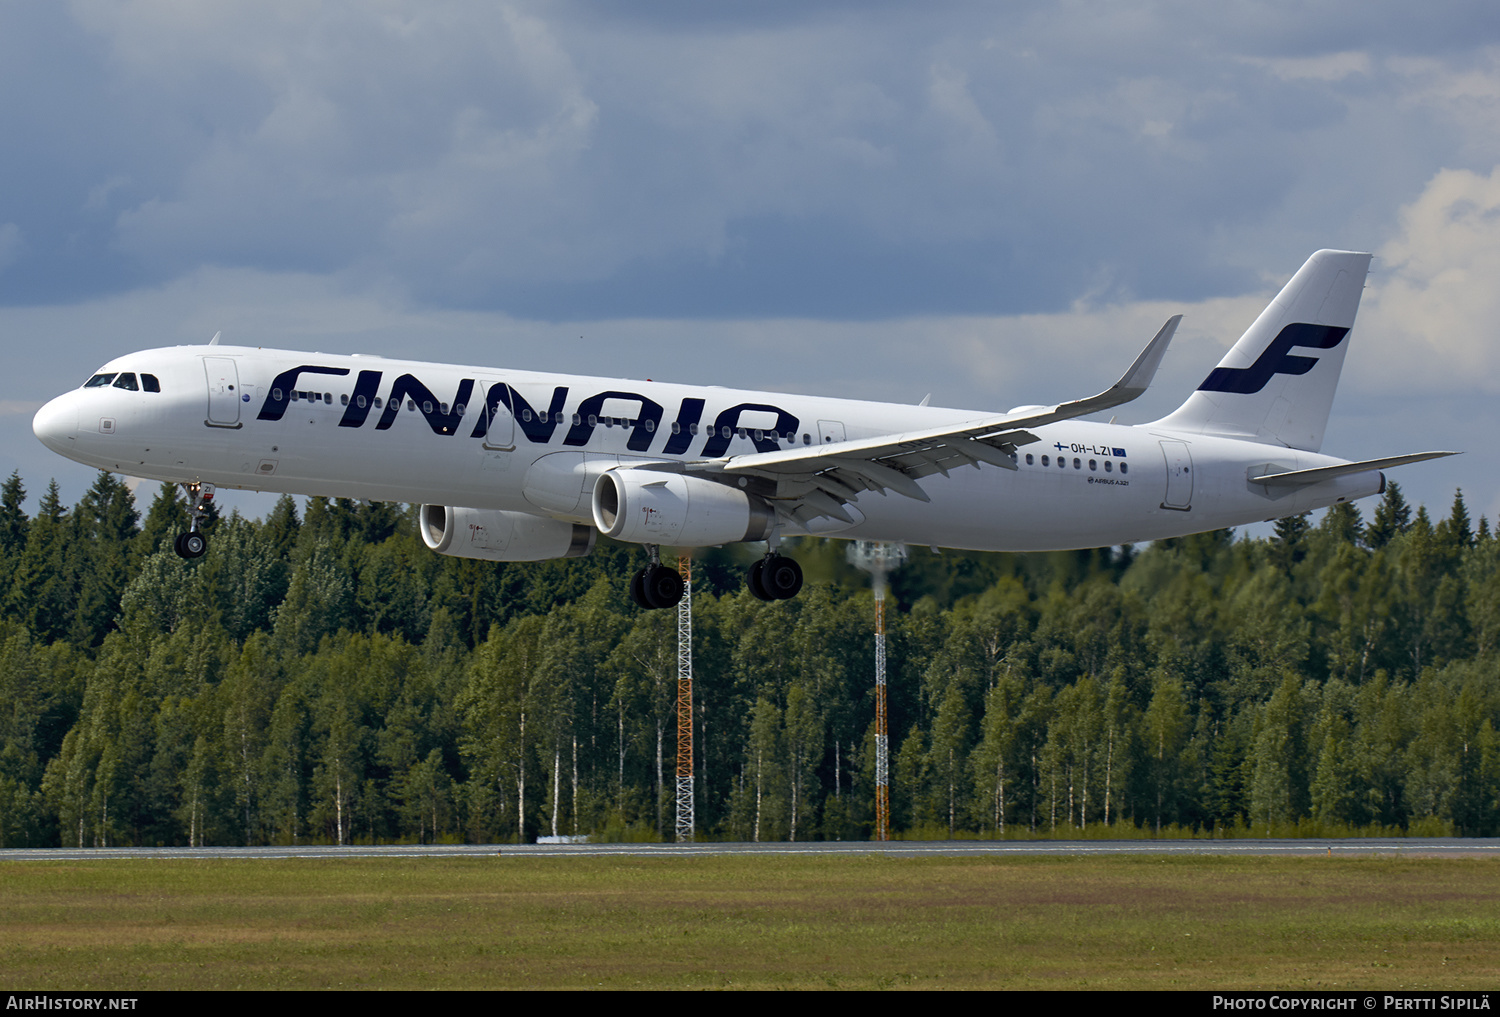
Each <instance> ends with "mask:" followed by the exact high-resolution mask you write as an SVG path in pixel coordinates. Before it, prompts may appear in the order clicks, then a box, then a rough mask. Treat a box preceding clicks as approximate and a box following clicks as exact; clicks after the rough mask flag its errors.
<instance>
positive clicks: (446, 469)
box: [34, 346, 1384, 551]
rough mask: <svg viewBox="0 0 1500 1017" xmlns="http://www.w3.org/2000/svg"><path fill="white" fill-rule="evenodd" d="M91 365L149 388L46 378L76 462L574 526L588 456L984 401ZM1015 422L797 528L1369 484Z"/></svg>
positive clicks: (670, 454) (738, 449)
mask: <svg viewBox="0 0 1500 1017" xmlns="http://www.w3.org/2000/svg"><path fill="white" fill-rule="evenodd" d="M299 368H300V369H301V370H300V371H299V370H298V369H299ZM99 374H100V375H103V374H113V375H116V376H119V375H124V374H131V375H134V376H135V377H137V378H139V377H142V376H144V375H147V374H149V375H151V376H153V377H154V378H155V379H157V381H159V386H158V387H159V389H160V391H156V392H151V391H146V390H145V388H144V386H143V385H142V384H141V383H139V382H137V383H136V387H135V389H134V390H131V389H127V388H121V387H116V385H114V384H113V383H103V384H96V385H95V386H94V387H84V388H80V389H77V390H75V391H72V392H68V393H66V394H64V395H61V396H59V397H57V398H56V399H54V400H52V401H51V402H49V403H48V404H47V405H46V406H45V407H44V408H43V409H42V410H41V411H40V412H39V413H38V414H37V417H36V422H35V424H34V428H35V430H36V433H37V435H38V437H40V438H41V439H42V440H43V441H44V442H45V443H46V444H47V445H48V446H49V447H50V448H52V449H53V450H55V451H57V452H59V453H61V454H63V455H65V456H67V457H69V458H71V459H74V460H77V461H78V462H81V463H85V464H88V465H90V466H96V467H98V468H100V469H104V470H110V471H114V472H119V473H123V474H129V475H132V476H138V477H145V478H151V479H158V480H168V481H178V482H185V483H192V482H202V483H211V484H214V485H217V486H220V487H230V488H244V489H251V490H261V491H276V492H286V493H290V494H301V495H326V496H330V497H345V498H362V499H369V500H373V501H399V502H414V503H427V504H437V505H449V506H464V507H470V508H482V509H503V510H510V511H516V512H525V513H530V514H534V515H539V516H549V517H551V518H556V519H567V520H570V521H573V522H581V523H591V522H592V516H591V511H590V497H591V495H592V489H591V488H592V483H593V481H594V479H595V478H596V477H597V476H598V474H599V473H602V472H603V471H605V470H607V469H610V468H612V467H615V466H619V465H628V464H629V463H630V462H632V461H657V462H660V461H663V460H667V461H671V460H680V461H702V460H703V459H705V458H706V457H707V458H717V457H724V456H734V455H739V454H745V453H752V452H755V451H757V450H759V451H762V452H766V451H773V450H775V449H790V448H793V447H800V446H803V445H805V444H813V443H817V444H830V445H831V444H834V443H836V442H839V441H844V440H851V441H852V440H857V439H861V438H869V437H876V436H879V435H888V434H892V433H899V432H906V431H920V430H922V429H926V428H934V427H941V426H944V425H950V424H957V423H961V422H964V421H969V420H974V419H977V418H981V417H983V416H985V414H983V413H976V412H972V411H966V410H957V409H945V408H940V407H929V406H909V405H901V404H893V403H875V402H861V401H856V400H847V399H830V398H823V397H816V396H801V395H789V394H783V393H771V392H754V391H742V390H733V389H726V388H718V387H706V386H693V385H678V384H664V383H657V382H651V381H626V380H621V379H615V378H594V377H584V376H574V375H553V374H539V373H533V372H522V371H506V370H502V369H493V368H478V367H462V366H454V365H445V364H429V363H417V362H411V361H401V360H390V359H385V358H381V357H370V356H330V355H324V354H316V353H296V352H287V351H279V350H266V349H255V348H249V347H232V346H192V347H177V348H171V349H157V350H148V351H145V352H141V353H133V354H130V355H128V356H123V357H120V358H118V359H116V360H113V361H111V362H110V363H109V364H106V365H105V366H104V367H101V368H100V369H99ZM501 383H504V385H505V386H509V390H510V391H513V392H514V393H516V394H517V395H519V396H520V397H521V399H524V401H525V404H527V405H526V406H525V407H524V408H523V405H522V403H521V402H520V401H519V400H517V401H515V403H514V405H513V406H501V405H494V406H487V402H486V400H487V393H489V392H491V390H492V388H494V387H496V386H500V389H497V390H503V386H502V385H501ZM393 393H394V394H395V403H394V404H393ZM278 395H279V397H280V398H277V396H278ZM507 398H509V397H507ZM424 404H426V405H424ZM543 413H545V414H546V420H545V422H544V421H543V419H542V415H543ZM590 420H592V421H593V423H592V424H591V423H590ZM674 424H675V425H676V428H675V431H674ZM726 427H727V428H729V437H727V438H726V437H724V429H725V428H726ZM757 433H758V434H759V437H758V438H757ZM1033 433H1035V434H1036V435H1037V437H1038V438H1039V440H1038V441H1036V442H1033V443H1029V444H1026V445H1024V446H1022V447H1021V448H1020V449H1019V451H1018V452H1017V454H1016V457H1015V460H1014V463H1015V466H1016V469H1014V470H1007V469H1002V468H999V467H996V466H992V465H983V466H979V467H972V466H966V467H962V468H958V469H954V470H952V471H951V472H950V473H949V474H948V475H947V476H944V475H942V474H934V475H932V476H928V477H925V478H923V479H922V480H921V481H920V484H921V487H922V489H923V490H924V491H925V492H926V493H927V494H928V496H929V497H930V498H931V501H930V502H929V503H923V502H921V501H918V500H916V499H915V498H909V497H903V496H902V495H900V494H897V493H894V492H891V493H887V494H883V495H882V494H876V493H871V492H865V493H863V494H861V495H860V496H859V497H858V499H857V500H856V501H855V502H853V503H852V505H851V506H849V507H850V508H851V509H852V511H851V512H850V513H849V514H850V515H851V516H852V517H853V518H854V520H855V522H854V523H853V524H852V525H851V524H848V523H845V522H843V521H834V520H832V519H824V520H822V522H826V523H827V525H826V526H822V527H816V528H815V530H816V532H818V533H827V534H830V535H832V534H836V535H838V536H841V537H850V538H860V539H871V540H889V541H902V542H906V543H913V544H930V545H936V546H943V547H953V548H966V549H972V550H993V551H1030V550H1046V549H1066V548H1080V547H1097V546H1104V545H1110V544H1120V543H1126V542H1135V541H1144V540H1152V539H1157V538H1161V537H1167V536H1173V535H1180V534H1185V533H1193V532H1198V531H1202V530H1208V529H1215V528H1219V527H1225V526H1235V525H1241V524H1245V523H1249V522H1256V521H1260V520H1265V519H1274V518H1279V517H1282V516H1287V515H1293V514H1297V513H1301V512H1305V511H1307V510H1309V509H1313V508H1318V507H1321V506H1327V505H1331V504H1334V503H1335V502H1338V501H1345V500H1349V499H1353V498H1359V497H1363V496H1366V495H1370V494H1374V493H1377V492H1378V491H1379V490H1381V488H1382V486H1383V482H1384V481H1383V477H1382V476H1381V474H1380V473H1379V472H1378V471H1374V470H1371V471H1368V472H1363V473H1356V474H1352V475H1345V476H1342V477H1337V478H1334V479H1330V480H1326V481H1323V482H1321V483H1316V484H1307V485H1303V486H1297V487H1281V488H1270V487H1267V486H1266V485H1262V484H1256V483H1253V482H1252V478H1253V477H1255V476H1260V475H1263V474H1267V473H1276V472H1286V471H1293V470H1307V469H1311V468H1316V467H1323V466H1333V465H1337V464H1341V463H1343V462H1344V460H1341V459H1336V458H1332V457H1329V456H1325V455H1321V454H1317V453H1312V452H1306V451H1299V450H1295V449H1290V448H1285V447H1281V446H1277V445H1269V444H1265V443H1263V442H1259V441H1242V440H1236V439H1232V438H1227V437H1221V436H1209V435H1203V434H1185V433H1180V432H1173V431H1170V430H1166V429H1163V428H1161V427H1160V426H1156V425H1150V424H1143V425H1135V426H1125V425H1112V424H1101V423H1094V422H1086V421H1081V420H1069V421H1063V422H1061V423H1056V424H1049V425H1046V426H1042V427H1037V428H1034V429H1033ZM559 478H561V480H559ZM575 495H576V498H575V497H574V496H575ZM784 532H806V531H796V530H792V531H784Z"/></svg>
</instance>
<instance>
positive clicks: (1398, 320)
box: [1355, 166, 1500, 393]
mask: <svg viewBox="0 0 1500 1017" xmlns="http://www.w3.org/2000/svg"><path fill="white" fill-rule="evenodd" d="M1378 253H1379V259H1380V260H1379V261H1378V262H1377V263H1376V265H1377V272H1376V275H1375V279H1374V281H1373V284H1372V286H1371V292H1370V293H1369V294H1367V297H1366V301H1365V305H1364V308H1363V310H1362V311H1361V317H1360V321H1361V325H1362V331H1363V332H1364V333H1365V338H1366V339H1367V340H1368V341H1369V344H1370V345H1371V346H1373V347H1375V348H1376V349H1377V350H1378V351H1379V355H1378V356H1377V357H1373V358H1370V359H1369V360H1368V361H1365V362H1364V363H1363V365H1362V366H1359V367H1356V368H1355V370H1357V371H1358V372H1359V373H1360V379H1361V382H1362V383H1363V384H1365V385H1367V386H1369V387H1371V388H1377V389H1386V390H1389V391H1393V392H1394V391H1409V390H1411V389H1413V388H1418V389H1422V390H1426V391H1454V390H1468V391H1476V390H1477V391H1482V392H1487V393H1495V392H1497V391H1500V286H1497V280H1500V166H1497V167H1496V168H1495V169H1494V170H1492V171H1491V172H1490V173H1489V175H1487V176H1484V175H1480V174H1477V173H1473V172H1470V171H1468V170H1443V171H1441V172H1440V173H1438V174H1437V175H1436V176H1435V177H1433V178H1432V180H1431V181H1430V182H1429V183H1428V185H1427V187H1426V188H1425V189H1424V190H1423V192H1422V194H1421V195H1420V196H1419V197H1418V198H1417V200H1416V201H1414V202H1412V203H1411V204H1410V205H1407V206H1405V207H1404V208H1403V209H1402V210H1401V215H1400V230H1399V232H1398V233H1397V235H1396V236H1394V237H1392V238H1391V239H1390V240H1389V242H1387V243H1386V244H1384V245H1383V246H1382V247H1381V248H1380V250H1379V252H1378Z"/></svg>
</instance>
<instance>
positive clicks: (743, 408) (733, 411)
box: [703, 403, 799, 459]
mask: <svg viewBox="0 0 1500 1017" xmlns="http://www.w3.org/2000/svg"><path fill="white" fill-rule="evenodd" d="M751 410H758V411H762V412H765V413H774V414H776V426H775V427H774V428H772V430H774V431H777V432H779V433H781V434H792V433H793V432H795V431H796V430H797V426H798V424H799V421H798V420H797V418H796V417H794V416H792V415H791V414H790V413H788V412H787V411H786V410H784V409H782V408H781V407H780V406H769V405H767V404H765V403H740V404H739V405H738V406H731V407H729V409H727V410H725V411H724V412H723V413H720V414H719V416H718V419H717V420H715V421H714V429H713V431H712V432H711V433H710V434H709V436H708V441H706V442H704V443H703V457H704V458H705V459H713V458H716V457H718V456H721V455H723V454H724V453H725V452H727V451H729V442H730V439H732V438H733V437H734V433H735V431H736V430H738V429H739V426H740V414H742V413H745V412H747V411H751ZM747 433H748V434H749V436H750V440H751V441H753V442H754V443H755V447H756V449H757V450H758V451H761V452H775V451H776V450H777V449H778V448H779V447H780V446H778V445H777V444H776V439H774V438H772V437H771V436H770V435H769V434H763V435H762V436H761V437H760V438H756V437H755V434H754V431H748V432H747Z"/></svg>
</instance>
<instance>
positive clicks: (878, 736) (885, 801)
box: [849, 540, 906, 841]
mask: <svg viewBox="0 0 1500 1017" xmlns="http://www.w3.org/2000/svg"><path fill="white" fill-rule="evenodd" d="M849 561H850V562H852V563H853V564H854V565H855V567H856V568H861V569H864V570H865V571H866V572H868V573H870V582H871V584H872V585H873V586H874V588H875V839H876V840H881V841H884V840H890V839H891V752H890V744H891V742H890V735H889V730H888V726H889V715H888V713H887V710H886V695H885V589H886V581H885V580H886V576H887V575H888V574H889V573H890V572H891V570H893V569H897V568H900V567H901V563H902V562H904V561H906V546H905V545H904V544H892V543H887V542H885V541H876V540H857V541H855V542H854V544H853V545H852V546H851V547H850V548H849Z"/></svg>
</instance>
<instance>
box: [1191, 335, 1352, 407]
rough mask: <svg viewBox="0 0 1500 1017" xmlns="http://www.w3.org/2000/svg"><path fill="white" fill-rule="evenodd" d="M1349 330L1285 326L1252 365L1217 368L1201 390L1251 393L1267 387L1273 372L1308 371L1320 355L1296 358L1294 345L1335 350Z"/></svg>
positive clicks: (1199, 388)
mask: <svg viewBox="0 0 1500 1017" xmlns="http://www.w3.org/2000/svg"><path fill="white" fill-rule="evenodd" d="M1348 334H1349V330H1348V329H1347V328H1344V327H1342V326H1339V325H1308V324H1304V323H1298V324H1293V325H1288V326H1287V327H1286V328H1284V329H1282V330H1281V331H1280V332H1279V333H1278V334H1277V336H1276V338H1275V339H1272V340H1271V342H1270V343H1269V344H1268V345H1267V346H1266V348H1265V350H1264V351H1263V352H1262V353H1261V355H1260V356H1258V357H1256V358H1255V363H1253V364H1251V365H1250V366H1249V367H1216V368H1214V369H1213V371H1212V372H1211V373H1210V374H1209V376H1208V377H1207V378H1205V379H1204V381H1203V384H1202V385H1199V386H1198V391H1199V392H1238V393H1239V394H1240V395H1251V394H1252V393H1255V392H1259V391H1260V390H1261V389H1263V388H1265V387H1266V382H1268V381H1270V380H1271V376H1272V375H1273V374H1306V373H1307V372H1308V371H1311V370H1312V369H1313V365H1314V364H1316V363H1317V362H1318V358H1317V357H1294V356H1292V355H1291V353H1289V352H1288V351H1289V350H1291V348H1292V347H1293V346H1305V347H1308V348H1310V349H1316V350H1331V349H1333V348H1334V347H1335V346H1337V345H1338V344H1339V343H1341V342H1343V341H1344V336H1346V335H1348Z"/></svg>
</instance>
